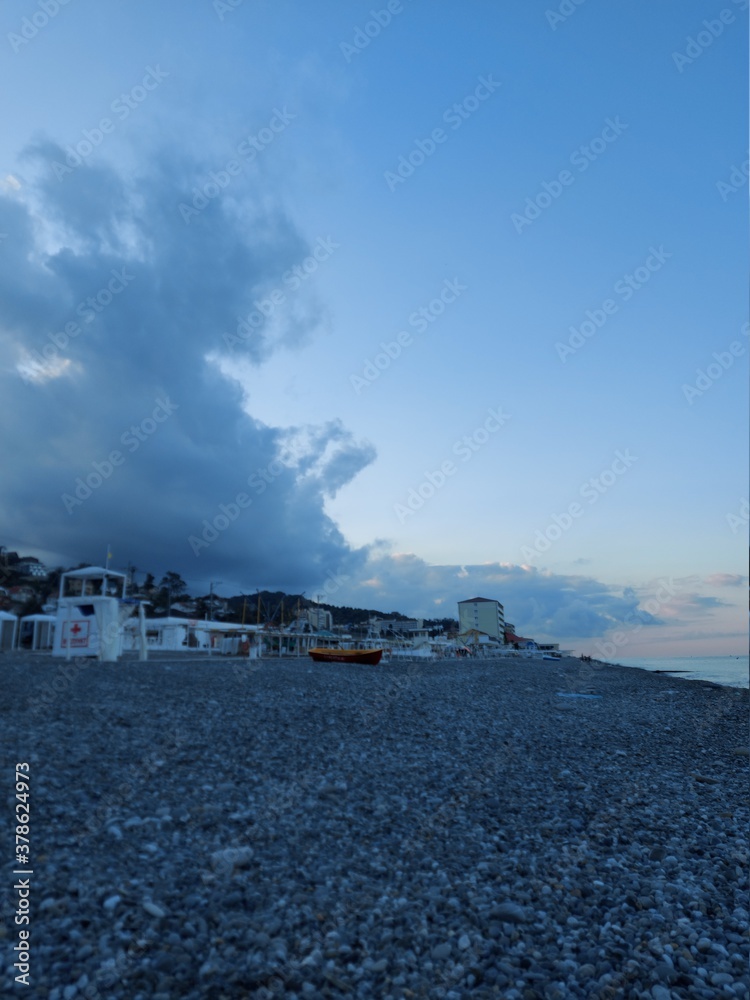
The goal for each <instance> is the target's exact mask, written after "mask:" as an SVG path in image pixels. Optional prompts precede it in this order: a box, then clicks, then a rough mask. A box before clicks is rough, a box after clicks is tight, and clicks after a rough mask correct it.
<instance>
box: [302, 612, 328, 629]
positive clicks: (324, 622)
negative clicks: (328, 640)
mask: <svg viewBox="0 0 750 1000" xmlns="http://www.w3.org/2000/svg"><path fill="white" fill-rule="evenodd" d="M304 616H305V618H306V619H307V623H308V624H309V625H312V627H313V628H314V629H315V630H316V631H317V632H323V631H327V632H330V631H331V629H332V628H333V615H332V614H331V612H330V611H327V610H326V609H325V608H318V607H313V608H308V609H307V611H305V612H304Z"/></svg>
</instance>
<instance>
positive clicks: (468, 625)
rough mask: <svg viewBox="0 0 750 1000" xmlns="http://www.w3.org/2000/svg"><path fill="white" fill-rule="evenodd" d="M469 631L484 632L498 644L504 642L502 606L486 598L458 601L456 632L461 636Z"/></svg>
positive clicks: (503, 613)
mask: <svg viewBox="0 0 750 1000" xmlns="http://www.w3.org/2000/svg"><path fill="white" fill-rule="evenodd" d="M471 629H475V630H477V631H479V632H485V633H486V634H487V635H488V636H490V637H491V638H493V639H496V640H497V641H498V642H505V611H504V609H503V606H502V604H501V603H500V602H499V601H493V600H491V599H490V598H488V597H472V598H471V599H470V600H468V601H459V602H458V631H459V633H461V634H463V633H464V632H469V631H470V630H471Z"/></svg>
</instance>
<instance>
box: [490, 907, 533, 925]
mask: <svg viewBox="0 0 750 1000" xmlns="http://www.w3.org/2000/svg"><path fill="white" fill-rule="evenodd" d="M491 916H492V917H494V918H495V919H496V920H502V921H503V922H504V923H512V924H520V923H523V922H524V920H525V919H526V914H525V912H524V910H523V908H522V907H521V906H518V905H517V904H516V903H501V904H500V905H499V906H495V907H493V908H492V913H491Z"/></svg>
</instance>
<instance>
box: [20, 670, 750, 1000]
mask: <svg viewBox="0 0 750 1000" xmlns="http://www.w3.org/2000/svg"><path fill="white" fill-rule="evenodd" d="M0 671H2V685H0V732H1V733H2V737H1V739H2V748H3V755H2V756H3V762H4V766H3V770H2V785H1V786H0V787H2V789H3V794H4V797H5V799H6V806H7V809H8V811H7V812H6V815H7V816H10V815H11V813H12V811H13V810H15V806H16V804H17V800H16V798H15V796H16V786H15V764H16V763H17V762H19V763H20V762H24V763H28V765H29V773H30V777H29V782H28V783H29V786H30V793H29V794H30V800H29V802H28V806H29V824H28V825H29V827H30V836H29V840H30V855H29V856H30V865H28V866H27V867H29V868H30V869H31V871H32V872H33V874H30V875H28V876H27V878H28V882H29V887H30V911H29V917H30V920H29V924H28V925H27V929H28V932H29V938H28V940H27V949H28V965H29V977H28V978H29V984H30V985H29V986H26V985H23V984H22V983H17V982H15V981H14V979H15V976H16V975H18V974H19V969H18V968H14V967H13V963H14V962H17V961H18V955H19V953H20V951H19V950H18V949H16V950H14V948H15V946H17V945H18V943H19V930H20V929H24V925H19V924H16V923H15V922H14V918H13V914H14V913H16V912H17V906H18V897H17V890H16V889H15V888H14V886H15V885H16V884H17V881H18V880H21V879H22V877H21V876H17V875H14V874H12V873H13V871H15V870H17V869H19V868H21V865H20V864H19V863H15V862H14V860H13V841H12V835H9V836H6V838H5V841H4V843H5V847H4V850H5V858H4V860H5V865H4V871H5V873H6V874H5V882H4V886H3V895H4V901H5V905H4V912H5V914H6V919H5V920H4V922H3V924H2V925H1V926H0V941H1V943H2V947H3V955H4V962H3V968H2V972H1V973H0V986H1V987H2V993H3V995H5V996H14V995H18V996H23V997H34V998H36V997H43V998H45V1000H74V998H78V997H89V998H99V997H102V998H103V997H107V998H117V1000H120V998H121V1000H176V998H184V1000H199V998H201V1000H202V998H216V1000H219V998H243V997H248V998H266V1000H268V998H271V997H289V998H306V997H311V998H315V997H355V998H383V1000H385V998H393V1000H401V998H417V997H425V998H433V997H434V998H437V997H445V998H463V997H472V998H483V997H502V998H504V1000H537V998H542V1000H566V998H569V997H591V998H609V1000H618V998H631V997H632V998H652V1000H669V998H683V997H684V998H699V1000H714V998H717V997H727V998H729V997H747V998H748V1000H750V976H749V975H748V944H749V941H748V928H749V926H750V924H749V921H750V914H749V913H748V909H750V907H749V905H748V860H749V844H748V829H749V828H750V808H749V805H750V799H749V797H748V796H749V795H750V790H749V788H748V780H747V779H748V749H747V748H748V721H749V717H750V716H749V699H748V692H747V691H743V690H739V689H733V688H724V687H718V686H715V685H711V684H707V683H703V682H699V681H687V680H682V679H679V678H675V677H670V676H665V675H658V674H653V673H648V672H646V671H642V670H637V669H633V668H627V667H613V666H607V667H604V666H600V665H597V664H596V663H594V664H583V663H581V662H580V661H578V660H562V661H560V662H559V663H553V662H550V661H544V660H541V659H540V660H522V659H519V660H507V661H488V660H484V661H455V660H451V661H441V662H437V663H424V662H419V663H413V664H410V663H398V664H390V665H388V664H386V665H381V666H379V667H376V668H372V667H356V666H352V665H348V664H316V665H313V664H312V663H311V662H308V661H307V660H266V661H260V662H258V663H256V662H251V663H248V662H247V661H245V662H241V661H229V660H224V659H220V658H214V659H211V660H209V659H194V658H192V657H190V656H188V655H186V656H183V657H181V658H176V657H173V658H172V659H152V660H150V661H149V662H147V663H140V662H137V661H136V660H124V661H121V662H120V663H118V664H98V663H88V662H86V661H72V662H71V663H65V661H59V660H55V659H52V658H50V657H42V656H32V655H25V656H23V655H10V654H4V655H2V656H0Z"/></svg>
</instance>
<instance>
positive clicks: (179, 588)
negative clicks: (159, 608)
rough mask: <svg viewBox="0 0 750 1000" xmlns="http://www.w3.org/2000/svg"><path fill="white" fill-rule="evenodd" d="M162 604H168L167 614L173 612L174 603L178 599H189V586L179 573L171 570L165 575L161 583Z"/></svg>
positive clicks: (160, 595)
mask: <svg viewBox="0 0 750 1000" xmlns="http://www.w3.org/2000/svg"><path fill="white" fill-rule="evenodd" d="M159 591H160V594H159V598H160V601H159V603H160V604H166V606H167V614H169V612H170V611H171V610H172V601H174V600H175V598H177V597H187V584H186V583H185V581H184V580H183V579H182V577H181V576H180V574H179V573H174V572H173V571H172V570H170V571H169V572H168V573H165V574H164V576H163V577H162V578H161V581H160V583H159Z"/></svg>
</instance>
